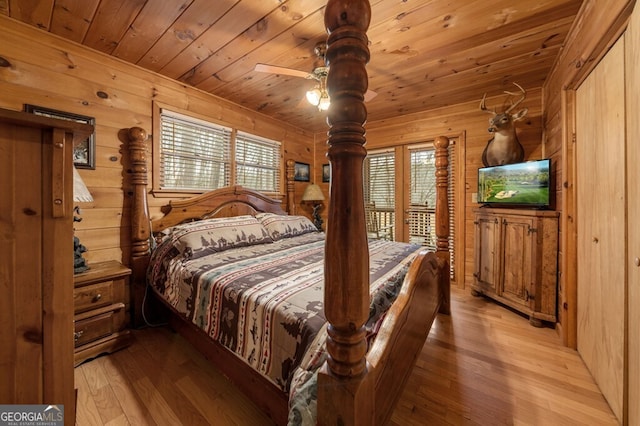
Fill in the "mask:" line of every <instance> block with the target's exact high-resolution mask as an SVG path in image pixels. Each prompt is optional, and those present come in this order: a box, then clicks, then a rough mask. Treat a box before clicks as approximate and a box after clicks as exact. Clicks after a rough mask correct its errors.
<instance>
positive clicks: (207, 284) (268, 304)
mask: <svg viewBox="0 0 640 426" xmlns="http://www.w3.org/2000/svg"><path fill="white" fill-rule="evenodd" d="M419 249H420V247H419V246H415V245H409V244H404V243H394V242H388V241H378V240H376V241H374V240H372V241H370V243H369V251H370V256H371V260H370V269H371V276H370V290H371V295H372V296H371V312H370V314H371V315H370V321H369V324H368V327H370V328H371V329H375V326H376V324H377V323H378V322H379V321H380V319H381V317H382V314H383V312H384V311H385V310H386V309H387V308H388V307H389V306H390V305H391V303H392V301H393V299H394V298H395V296H396V294H397V292H398V289H399V287H400V286H401V284H402V281H403V279H404V276H405V274H406V272H407V270H408V267H409V264H410V262H411V260H413V259H414V258H415V256H416V255H417V253H418V251H419ZM323 274H324V234H323V233H319V232H312V233H307V234H303V235H299V236H295V237H292V238H283V239H281V240H278V241H275V242H266V243H262V244H254V245H249V246H244V247H239V248H233V249H229V250H225V251H221V252H217V253H213V254H209V255H207V256H202V257H198V256H191V257H185V256H184V255H183V254H181V253H180V251H179V250H177V249H176V248H175V247H174V246H172V244H171V241H166V242H165V243H162V244H160V245H159V246H158V247H157V248H156V250H155V251H154V253H153V255H152V261H151V263H150V267H149V271H148V281H149V283H150V284H151V286H152V288H153V289H154V290H155V291H156V292H157V293H158V294H159V295H161V296H162V297H163V298H164V299H166V301H167V302H168V303H169V304H170V305H171V306H173V308H174V309H175V310H177V311H178V312H180V313H181V314H182V315H184V316H185V317H186V318H187V319H188V320H189V321H191V322H193V323H194V324H196V325H197V326H198V327H200V328H201V329H203V330H205V331H206V333H207V334H208V335H209V336H210V337H211V338H212V339H215V340H217V341H218V342H220V343H221V344H223V345H224V346H226V347H227V348H228V349H229V350H230V351H232V352H233V353H234V354H235V355H237V356H238V357H240V358H241V359H243V360H244V361H245V362H246V363H247V364H249V365H250V366H251V367H252V368H254V369H255V370H257V371H258V372H260V373H261V374H262V375H264V376H265V377H267V378H268V379H269V380H270V381H271V382H273V383H274V384H276V385H277V386H278V387H280V388H281V389H282V390H283V391H285V392H288V391H289V387H290V385H291V380H292V378H293V375H294V371H295V369H296V367H298V365H299V364H300V362H301V361H302V359H303V357H304V354H305V351H306V350H307V347H308V346H309V345H310V344H311V343H312V342H313V341H314V338H315V337H316V335H317V334H318V332H319V331H320V330H321V329H322V328H323V325H324V323H325V322H326V321H325V317H324V312H323V299H324V294H323V280H324V279H323Z"/></svg>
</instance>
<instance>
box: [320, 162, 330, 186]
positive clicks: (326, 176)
mask: <svg viewBox="0 0 640 426" xmlns="http://www.w3.org/2000/svg"><path fill="white" fill-rule="evenodd" d="M330 180H331V165H330V164H323V165H322V182H329V181H330Z"/></svg>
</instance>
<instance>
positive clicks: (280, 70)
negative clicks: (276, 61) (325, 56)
mask: <svg viewBox="0 0 640 426" xmlns="http://www.w3.org/2000/svg"><path fill="white" fill-rule="evenodd" d="M254 70H255V71H258V72H266V73H269V74H280V75H290V76H292V77H302V78H311V75H310V74H309V73H308V72H305V71H300V70H295V69H293V68H285V67H276V66H273V65H267V64H256V66H255V68H254Z"/></svg>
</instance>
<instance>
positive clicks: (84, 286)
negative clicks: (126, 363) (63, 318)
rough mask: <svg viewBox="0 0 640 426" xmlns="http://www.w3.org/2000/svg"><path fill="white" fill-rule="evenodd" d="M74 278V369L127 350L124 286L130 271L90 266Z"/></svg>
mask: <svg viewBox="0 0 640 426" xmlns="http://www.w3.org/2000/svg"><path fill="white" fill-rule="evenodd" d="M89 267H90V269H89V270H87V271H85V272H82V273H80V274H76V275H75V276H74V280H73V282H74V293H73V300H74V308H75V317H74V324H75V334H74V339H75V357H74V358H75V365H78V364H80V363H81V362H83V361H85V360H87V359H89V358H93V357H96V356H98V355H100V354H102V353H109V352H113V351H116V350H118V349H122V348H124V347H125V346H128V345H129V344H130V342H131V335H130V332H129V330H128V326H127V321H126V316H125V286H126V280H128V279H129V275H130V274H131V270H130V269H129V268H127V267H126V266H123V265H122V264H121V263H120V262H116V261H108V262H100V263H92V264H90V265H89Z"/></svg>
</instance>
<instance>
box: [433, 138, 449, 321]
mask: <svg viewBox="0 0 640 426" xmlns="http://www.w3.org/2000/svg"><path fill="white" fill-rule="evenodd" d="M434 145H435V147H436V217H437V218H438V219H437V220H436V237H437V241H436V254H437V255H438V257H440V258H441V259H442V260H444V261H445V262H446V268H445V270H447V271H448V270H449V256H450V255H449V197H448V194H447V191H448V189H449V171H448V167H449V150H448V148H449V138H446V137H444V136H438V137H437V138H436V140H435V141H434ZM446 287H447V288H446V289H442V290H443V291H442V299H443V300H442V305H441V306H440V309H439V312H440V313H443V314H449V313H450V307H449V304H450V297H451V296H450V291H449V285H448V284H447V285H446Z"/></svg>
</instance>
